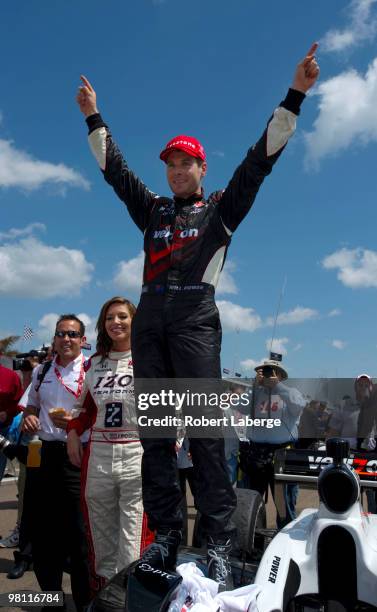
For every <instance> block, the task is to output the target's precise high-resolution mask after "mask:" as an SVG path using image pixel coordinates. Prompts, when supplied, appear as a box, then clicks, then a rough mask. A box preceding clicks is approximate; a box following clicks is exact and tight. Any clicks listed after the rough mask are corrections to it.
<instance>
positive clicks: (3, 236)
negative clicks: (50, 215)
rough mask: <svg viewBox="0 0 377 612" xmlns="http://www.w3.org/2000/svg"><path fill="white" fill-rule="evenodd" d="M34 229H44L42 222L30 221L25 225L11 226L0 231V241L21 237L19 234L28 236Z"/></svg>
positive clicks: (42, 230) (43, 230)
mask: <svg viewBox="0 0 377 612" xmlns="http://www.w3.org/2000/svg"><path fill="white" fill-rule="evenodd" d="M35 231H41V232H45V231H46V226H45V225H44V223H30V224H29V225H26V227H21V228H18V227H12V228H11V229H10V230H8V231H7V232H0V241H3V240H13V239H14V238H21V236H30V235H31V234H33V233H34V232H35Z"/></svg>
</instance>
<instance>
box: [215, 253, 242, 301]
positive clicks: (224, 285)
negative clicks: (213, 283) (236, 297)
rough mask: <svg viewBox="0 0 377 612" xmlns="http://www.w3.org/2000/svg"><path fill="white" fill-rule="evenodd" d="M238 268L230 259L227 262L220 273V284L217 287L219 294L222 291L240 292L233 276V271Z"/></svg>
mask: <svg viewBox="0 0 377 612" xmlns="http://www.w3.org/2000/svg"><path fill="white" fill-rule="evenodd" d="M235 269H236V264H235V263H234V262H233V261H231V260H228V261H226V262H225V265H224V268H223V270H222V272H221V274H220V280H219V284H218V286H217V289H216V293H217V295H219V294H220V293H238V289H237V285H236V281H235V280H234V278H233V276H232V272H234V271H235Z"/></svg>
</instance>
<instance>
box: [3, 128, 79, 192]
mask: <svg viewBox="0 0 377 612" xmlns="http://www.w3.org/2000/svg"><path fill="white" fill-rule="evenodd" d="M46 183H53V184H57V185H59V186H61V187H80V188H82V189H89V182H88V181H87V180H86V179H85V178H84V177H83V176H82V175H81V174H80V173H79V172H76V170H73V169H72V168H69V167H68V166H65V165H64V164H52V163H50V162H45V161H41V160H39V159H35V158H34V157H32V156H31V155H29V153H26V152H25V151H21V150H19V149H16V147H15V146H14V145H13V143H12V142H11V141H9V140H3V139H0V187H20V188H21V189H26V190H30V191H31V190H33V189H38V188H39V187H42V186H43V185H45V184H46Z"/></svg>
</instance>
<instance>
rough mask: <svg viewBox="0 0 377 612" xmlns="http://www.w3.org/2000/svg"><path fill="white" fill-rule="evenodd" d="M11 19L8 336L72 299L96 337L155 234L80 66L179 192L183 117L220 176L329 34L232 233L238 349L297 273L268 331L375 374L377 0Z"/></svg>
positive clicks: (299, 359) (3, 228)
mask: <svg viewBox="0 0 377 612" xmlns="http://www.w3.org/2000/svg"><path fill="white" fill-rule="evenodd" d="M0 33H1V35H0V49H1V54H0V57H1V58H2V62H1V74H2V88H1V89H2V93H1V98H0V120H1V121H0V209H1V216H0V218H1V223H0V337H1V336H4V335H8V334H22V330H23V326H24V324H28V325H30V326H31V327H32V328H33V330H34V332H35V336H34V338H33V339H32V341H31V342H29V343H24V344H23V345H22V346H21V344H19V348H20V349H21V348H22V349H23V350H24V349H25V350H26V349H28V348H33V347H35V346H38V345H39V344H40V343H41V342H42V341H48V340H49V339H50V337H51V334H52V329H53V325H54V321H55V320H56V315H57V314H59V313H62V312H67V311H73V312H76V313H80V314H83V315H84V319H85V321H86V322H87V323H88V332H89V334H88V335H89V338H90V340H92V341H93V339H94V331H93V327H94V323H95V320H96V317H97V314H98V311H99V307H100V305H101V304H102V303H103V302H104V301H105V300H106V299H107V298H108V297H110V296H112V295H114V294H119V293H120V294H124V295H126V296H128V297H131V298H132V299H133V300H134V301H137V300H138V295H139V286H140V281H141V262H142V256H141V254H140V253H141V248H142V241H141V234H140V232H139V230H138V229H137V228H136V227H135V226H133V224H132V222H131V220H130V219H129V218H128V215H127V211H126V209H125V207H124V206H123V205H122V203H121V202H120V201H119V200H117V198H116V196H115V195H114V194H113V193H112V191H111V189H110V188H109V187H108V186H107V185H106V184H105V183H104V181H103V179H102V177H101V174H100V172H99V170H98V168H97V165H96V162H95V160H94V159H93V158H92V156H91V153H90V151H89V149H88V146H87V140H86V127H85V124H84V122H83V118H82V115H81V114H80V112H79V110H78V108H77V106H76V103H75V100H74V98H75V94H76V89H77V87H78V85H79V75H80V74H81V73H83V74H85V75H86V76H87V77H88V78H89V79H90V81H91V82H92V84H93V85H94V87H95V89H96V91H97V96H98V105H99V108H100V110H101V112H102V114H103V116H104V118H105V119H106V121H107V122H108V123H109V125H110V126H111V129H112V132H113V134H114V136H115V138H116V140H117V141H118V143H119V145H120V146H121V148H122V150H123V152H124V155H125V157H126V158H127V160H128V163H129V165H130V166H131V168H133V169H134V171H135V172H136V173H137V174H139V176H140V177H142V178H143V180H144V182H146V184H147V185H148V186H149V187H150V188H151V189H152V190H153V191H156V192H157V193H160V194H168V187H167V184H166V179H165V173H164V166H163V164H162V162H160V160H159V159H158V153H159V151H160V150H161V149H162V147H163V145H164V144H165V143H166V142H167V140H169V139H170V138H171V137H172V136H174V135H175V134H176V133H188V134H192V135H195V136H197V137H198V138H199V139H200V140H201V141H202V142H203V144H204V146H205V149H206V151H207V156H208V163H209V173H208V176H207V177H206V182H205V190H206V192H207V193H209V192H210V191H212V190H215V189H219V188H221V187H224V186H226V184H227V182H228V180H229V178H230V177H231V175H232V172H233V170H234V169H235V167H236V166H237V164H238V163H239V162H240V161H241V159H242V157H243V156H244V154H245V152H246V151H247V149H248V148H249V147H250V146H251V145H252V144H253V142H254V141H255V140H256V139H257V138H258V137H259V135H260V134H261V133H262V130H263V128H264V126H265V123H266V121H267V119H268V117H269V116H270V114H271V112H272V111H273V109H274V108H275V107H276V105H277V104H278V103H279V101H280V100H281V99H282V98H283V97H284V95H285V92H286V89H287V87H288V86H289V84H290V82H291V79H292V75H293V72H294V69H295V65H296V63H297V62H298V61H299V60H300V59H301V58H302V57H303V55H304V54H305V52H306V50H307V49H308V48H309V47H310V44H311V43H312V42H313V41H315V40H318V41H319V42H320V48H319V52H318V58H319V62H320V66H321V78H320V81H319V83H318V86H317V88H316V90H315V91H314V92H313V95H311V96H310V97H309V98H308V99H307V100H306V101H305V103H304V106H303V109H302V114H301V116H300V118H299V121H298V129H297V133H296V135H295V137H294V139H293V140H292V141H291V142H290V143H289V145H288V148H287V149H286V151H285V152H284V154H283V156H282V157H281V159H280V160H279V163H278V165H277V166H276V167H275V169H274V171H273V173H272V175H271V176H270V177H268V179H267V180H266V183H265V184H264V186H263V188H262V190H261V192H260V193H259V195H258V198H257V200H256V203H255V205H254V207H253V208H252V210H251V212H250V214H249V216H248V217H247V219H246V220H245V221H244V222H243V224H242V225H241V227H240V228H239V230H238V231H237V232H236V234H235V236H234V238H233V243H232V246H231V248H230V250H229V254H228V260H227V264H226V268H225V270H224V274H223V278H222V281H221V284H220V287H219V291H218V294H217V301H218V305H219V308H220V311H221V315H222V324H223V330H224V335H223V366H224V367H226V368H229V369H233V368H235V369H236V370H237V371H241V372H242V373H244V374H250V372H251V371H252V367H253V365H255V362H257V361H259V360H260V359H261V358H263V357H265V356H266V355H267V353H268V350H269V346H270V339H271V334H272V322H273V319H274V317H275V314H276V309H277V304H278V300H279V295H280V293H281V291H282V288H283V287H284V291H283V295H282V300H281V308H280V316H279V318H278V325H277V328H276V332H275V343H274V347H273V348H275V350H279V349H281V350H282V352H283V353H284V363H285V365H286V366H287V367H288V369H289V372H290V374H291V375H292V376H295V377H300V376H314V377H315V376H329V377H331V376H339V377H343V376H344V377H348V376H350V377H353V376H355V375H357V374H359V373H360V372H367V373H369V374H371V375H376V374H377V372H376V365H377V357H376V354H377V331H376V329H375V312H376V301H377V245H376V237H375V236H376V220H377V212H376V204H375V192H376V188H375V173H376V150H377V149H376V148H377V142H376V141H377V54H376V51H375V42H376V38H377V2H376V0H354V1H352V2H350V3H348V2H346V1H338V0H332V1H331V2H328V0H319V1H317V2H315V3H304V2H300V1H299V0H289V2H286V3H281V2H276V0H270V1H268V0H265V1H264V2H263V3H261V2H257V1H256V0H234V1H233V2H231V3H230V2H225V0H216V1H215V0H204V1H203V0H192V1H191V2H187V1H183V0H126V1H120V0H113V1H112V2H107V3H104V2H100V1H99V0H92V1H91V2H87V1H86V0H82V1H81V2H74V1H73V0H72V1H69V0H67V1H65V2H62V1H61V2H50V3H47V2H38V3H37V2H28V1H27V0H22V1H21V0H15V1H14V2H13V3H12V4H10V3H8V5H4V6H3V7H2V9H1V19H0ZM267 347H268V348H267Z"/></svg>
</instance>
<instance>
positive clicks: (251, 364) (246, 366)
mask: <svg viewBox="0 0 377 612" xmlns="http://www.w3.org/2000/svg"><path fill="white" fill-rule="evenodd" d="M262 361H263V359H261V360H260V361H255V360H254V359H244V360H243V361H241V363H240V365H241V368H242V369H243V370H254V368H256V366H257V365H259V364H260V363H262Z"/></svg>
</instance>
